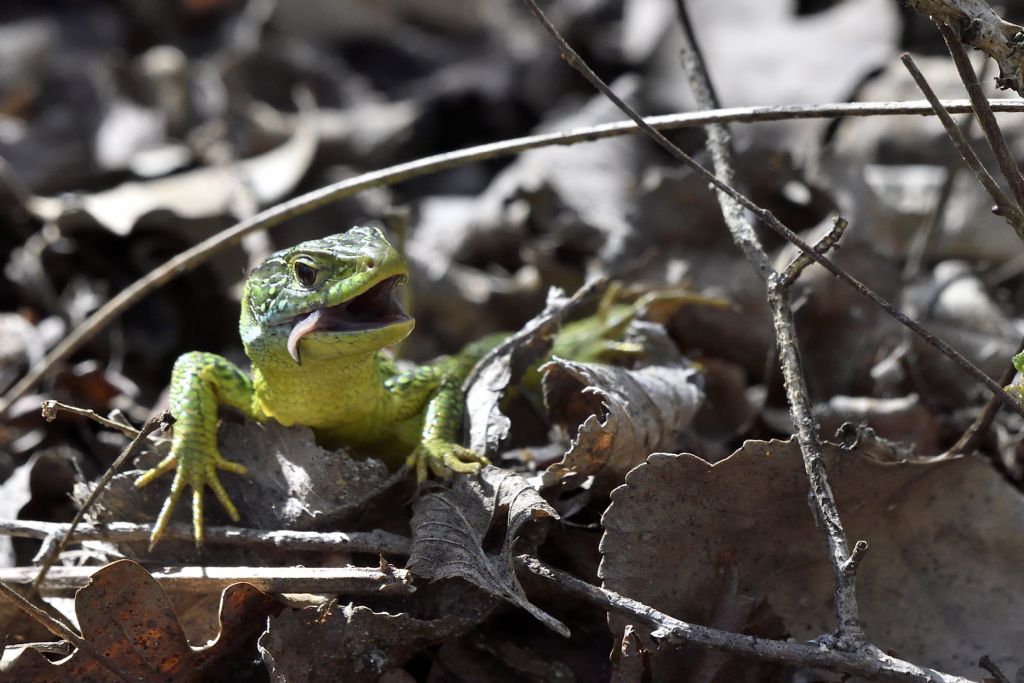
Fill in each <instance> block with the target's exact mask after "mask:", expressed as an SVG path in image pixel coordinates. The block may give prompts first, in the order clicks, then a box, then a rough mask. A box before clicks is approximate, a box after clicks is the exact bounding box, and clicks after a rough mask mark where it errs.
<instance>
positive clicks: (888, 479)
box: [600, 441, 1024, 681]
mask: <svg viewBox="0 0 1024 683" xmlns="http://www.w3.org/2000/svg"><path fill="white" fill-rule="evenodd" d="M825 455H826V464H827V466H828V473H829V480H830V482H831V484H832V490H833V491H834V493H835V495H836V499H837V504H838V506H839V512H840V514H841V515H842V519H843V522H844V524H845V526H846V529H847V533H848V535H849V538H850V539H851V541H852V540H856V539H861V538H863V539H866V540H867V541H868V542H869V543H870V549H869V551H868V554H867V556H866V559H865V561H864V562H863V564H862V565H861V567H860V571H859V573H858V581H857V587H858V601H859V603H860V610H861V617H862V620H863V623H864V628H865V630H866V632H867V635H868V637H869V638H870V639H871V640H872V641H873V642H875V643H876V644H877V645H878V646H879V647H880V648H882V649H883V650H885V651H891V652H893V653H896V654H898V656H900V657H903V658H906V659H909V660H910V661H913V662H915V663H917V664H919V665H922V666H928V667H934V668H936V669H938V670H941V671H946V672H948V673H954V674H960V675H964V676H971V677H976V676H977V675H978V674H979V671H978V669H977V667H976V664H977V661H978V659H979V657H981V656H982V655H984V654H988V655H991V657H992V658H993V660H994V661H996V662H997V663H998V664H999V665H1000V666H1002V667H1003V668H1004V669H1006V670H1014V669H1016V668H1017V667H1019V666H1021V665H1022V664H1024V656H1022V654H1021V650H1020V647H1019V644H1020V642H1021V640H1022V639H1024V623H1022V622H1021V619H1020V614H1021V612H1022V610H1024V578H1022V575H1021V572H1020V567H1021V566H1022V564H1024V528H1022V520H1024V501H1022V499H1021V494H1020V492H1019V491H1017V490H1015V489H1014V488H1013V487H1012V486H1010V485H1009V484H1008V483H1007V482H1006V481H1005V480H1004V479H1003V477H1001V476H1000V475H999V473H998V472H996V471H995V470H994V469H993V468H992V467H991V465H990V464H989V463H988V462H987V461H986V460H984V459H982V458H963V459H958V460H947V461H944V462H940V463H936V464H907V463H901V464H882V463H878V462H876V461H875V460H874V459H872V458H870V457H867V456H864V455H861V454H859V453H856V452H843V451H841V450H840V449H839V447H837V446H831V445H829V446H827V448H826V453H825ZM807 492H808V485H807V479H806V475H805V474H804V468H803V462H802V459H801V456H800V452H799V448H798V447H797V445H796V443H795V442H790V441H769V442H764V441H748V442H746V443H745V444H744V446H743V447H742V448H741V449H740V450H738V451H737V452H736V453H734V454H733V455H732V456H730V457H729V458H727V459H726V460H723V461H722V462H720V463H718V464H716V465H714V466H711V465H708V464H707V463H706V462H704V461H703V460H701V459H700V458H698V457H696V456H694V455H690V454H682V455H668V454H664V453H657V454H654V455H652V456H651V457H650V458H649V459H648V461H647V462H646V463H644V464H642V465H640V466H638V467H637V468H635V469H634V470H633V471H631V472H630V473H629V475H628V476H627V477H626V484H625V485H623V486H621V487H619V488H618V489H616V490H615V491H614V492H613V493H612V505H611V506H610V507H609V508H608V510H607V511H606V512H605V515H604V518H603V523H604V527H605V529H606V531H605V535H604V538H603V539H602V542H601V550H602V553H603V560H602V564H601V568H600V576H601V578H602V579H603V580H604V584H605V586H606V587H608V588H610V589H612V590H615V591H618V592H620V593H622V594H624V595H627V596H629V597H631V598H635V599H637V600H640V601H641V602H643V603H645V604H648V605H651V606H653V607H655V608H657V609H660V610H662V611H664V612H666V613H668V614H670V615H672V616H675V617H678V618H681V619H685V620H688V621H692V622H696V623H700V624H707V625H712V626H714V625H715V620H716V619H715V615H716V614H717V613H720V611H721V608H720V605H721V604H722V603H723V602H727V601H737V600H747V601H750V600H753V601H764V602H766V603H767V606H768V607H770V609H771V610H772V612H773V613H774V614H775V615H777V616H778V617H779V618H781V620H782V622H783V624H784V626H785V630H786V632H788V633H789V634H790V635H791V637H793V638H796V639H798V640H801V639H810V638H815V637H817V636H819V635H821V634H824V633H829V632H831V631H832V630H833V628H834V625H835V623H834V617H833V608H832V599H833V598H832V572H831V569H830V565H829V562H828V559H827V555H826V548H825V539H824V536H823V532H822V531H821V530H820V529H818V528H816V527H815V525H814V523H813V519H812V517H811V513H810V511H809V510H808V507H807ZM624 624H625V622H624V621H623V620H622V619H620V618H619V617H615V618H613V620H612V625H613V629H614V631H615V632H616V633H621V631H622V627H623V626H624ZM687 653H689V655H690V656H692V654H693V651H692V650H686V649H682V650H678V651H673V650H668V649H664V648H663V649H662V650H660V651H658V652H657V653H654V654H653V655H652V665H653V670H654V671H655V674H656V675H655V680H656V681H659V680H660V681H664V680H679V676H680V675H681V674H682V672H684V671H688V669H686V668H685V667H686V666H687V659H686V657H687Z"/></svg>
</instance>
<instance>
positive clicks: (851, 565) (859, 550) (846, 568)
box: [839, 541, 868, 576]
mask: <svg viewBox="0 0 1024 683" xmlns="http://www.w3.org/2000/svg"><path fill="white" fill-rule="evenodd" d="M867 552H868V542H867V541H857V542H856V543H854V544H853V552H852V553H850V557H849V558H847V560H846V562H843V564H842V565H840V567H839V570H840V571H841V572H843V574H845V575H846V576H854V575H856V573H857V569H858V568H859V567H860V563H861V562H862V561H863V560H864V556H865V555H866V554H867Z"/></svg>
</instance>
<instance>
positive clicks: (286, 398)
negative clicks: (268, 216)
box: [136, 227, 498, 544]
mask: <svg viewBox="0 0 1024 683" xmlns="http://www.w3.org/2000/svg"><path fill="white" fill-rule="evenodd" d="M299 268H302V269H303V271H302V272H299ZM310 273H315V278H314V279H313V280H312V281H308V280H309V275H310ZM407 273H408V268H407V266H406V264H405V262H404V261H403V260H402V258H401V257H400V256H399V254H398V253H397V252H396V251H395V249H394V248H393V247H392V246H391V245H390V244H389V243H388V242H387V240H386V239H385V238H384V236H383V234H382V233H381V232H380V231H379V230H377V229H375V228H365V227H357V228H353V229H351V230H349V231H348V232H346V233H343V234H340V235H333V236H331V237H327V238H324V239H320V240H313V241H310V242H304V243H302V244H299V245H297V246H295V247H292V248H291V249H286V250H284V251H281V252H278V253H276V254H274V255H273V256H271V257H269V258H268V259H267V260H266V261H265V262H264V263H263V264H261V265H260V266H259V267H258V268H257V269H256V270H255V271H253V273H252V274H251V275H250V277H249V278H248V280H247V281H246V286H245V290H244V293H243V297H242V312H241V318H240V321H239V334H240V336H241V338H242V343H243V346H244V348H245V352H246V355H248V356H249V359H250V360H251V361H252V367H253V377H252V380H250V379H249V378H248V377H247V376H246V375H245V374H244V373H243V372H242V371H240V370H239V369H238V368H237V367H235V366H234V365H232V364H231V363H230V362H229V361H227V360H225V359H224V358H222V357H220V356H217V355H215V354H212V353H200V352H193V353H188V354H185V355H183V356H182V357H181V358H179V359H178V362H177V363H176V364H175V367H174V372H173V375H172V378H171V400H170V404H171V405H170V408H171V413H172V415H174V417H175V418H176V419H177V423H176V424H175V427H174V439H173V442H172V445H171V455H170V456H169V457H168V458H166V459H165V460H164V461H163V462H161V463H160V464H159V465H157V466H156V467H155V468H153V469H152V470H149V471H148V472H146V473H145V474H144V475H143V476H142V477H140V478H139V480H138V481H137V482H136V485H137V486H144V485H146V484H148V483H149V482H151V481H152V480H153V479H155V478H156V477H158V476H160V475H161V474H163V473H165V472H169V471H171V470H175V476H174V481H173V483H172V485H171V492H170V495H169V496H168V498H167V501H166V503H165V504H164V507H163V510H162V511H161V513H160V517H159V518H158V520H157V523H156V525H155V527H154V530H153V534H152V543H156V541H157V540H159V538H160V535H161V534H162V533H163V530H164V528H165V527H166V525H167V523H168V522H169V520H170V516H171V512H172V511H173V508H174V506H175V504H176V503H177V501H178V499H179V498H180V497H181V496H182V495H183V493H184V491H185V488H187V487H188V488H191V489H192V521H193V527H194V529H195V537H196V543H197V544H199V543H202V539H203V491H204V489H205V488H206V487H209V488H211V489H212V490H213V492H214V494H215V495H216V496H217V498H218V500H219V501H220V502H221V504H222V505H223V506H224V508H225V509H226V510H227V511H228V514H229V515H230V516H231V517H232V519H235V520H237V519H238V513H237V511H236V510H235V507H234V505H232V503H231V500H230V498H229V497H228V495H227V493H226V492H225V491H224V489H223V487H222V486H221V484H220V480H219V478H218V476H217V470H218V469H224V470H228V471H231V472H237V473H239V474H244V473H245V468H244V467H243V466H242V465H239V464H237V463H232V462H228V461H226V460H224V459H223V458H222V457H221V456H220V453H219V452H218V450H217V411H218V407H219V406H221V405H228V406H232V407H234V408H237V409H238V410H240V411H242V412H243V413H244V414H246V415H248V416H249V417H252V418H254V419H257V420H265V419H268V418H274V419H276V420H278V421H279V422H281V423H282V424H285V425H292V424H302V425H307V426H310V427H312V428H313V429H314V431H315V433H316V435H317V440H318V441H319V442H321V443H322V444H324V445H325V446H328V447H333V446H337V445H341V444H344V445H348V446H353V447H356V448H358V449H359V450H360V451H362V452H364V453H366V454H370V455H375V456H377V457H380V458H382V459H384V460H386V461H388V462H389V463H390V464H392V465H397V464H400V463H401V462H403V461H405V462H407V463H408V464H409V465H410V466H411V467H413V469H415V470H416V472H417V475H418V476H419V477H420V478H421V479H422V478H424V477H425V476H426V474H427V472H428V470H429V471H431V472H433V473H435V474H437V475H439V476H448V475H450V474H451V472H453V471H454V472H474V471H476V470H478V469H479V468H480V466H481V464H483V463H486V462H487V461H486V459H485V458H483V457H482V456H479V455H477V454H475V453H473V452H472V451H470V450H469V449H466V448H464V447H462V446H460V445H458V444H457V443H455V440H456V438H457V436H458V434H459V430H460V428H461V424H462V412H463V397H462V392H461V389H460V384H461V381H462V379H464V378H465V376H466V374H467V373H468V372H469V370H470V368H472V366H473V364H474V363H475V362H476V360H477V359H478V358H479V357H480V356H481V355H482V353H484V352H486V350H487V348H490V346H493V345H494V343H496V342H497V339H498V338H493V339H489V340H487V342H488V343H477V344H475V345H473V346H472V348H470V349H468V350H467V353H466V354H464V355H459V356H453V357H451V358H447V359H442V360H440V361H438V362H437V363H434V364H431V365H425V366H422V367H420V368H417V369H415V370H413V371H411V372H406V373H398V372H397V371H396V369H395V365H394V363H393V362H392V361H391V360H390V358H388V357H387V356H386V355H385V354H383V353H382V350H383V349H384V348H386V347H387V346H390V345H391V344H394V343H396V342H398V341H401V340H402V339H404V338H405V337H406V336H407V335H408V334H409V333H410V332H411V331H412V328H413V321H412V319H411V318H410V319H407V320H406V321H403V322H398V323H395V324H391V325H388V326H385V327H375V328H369V329H365V330H358V331H346V332H336V333H334V332H331V333H328V332H325V331H318V332H317V333H316V334H315V335H310V336H306V337H303V338H302V339H301V341H300V342H299V349H300V360H301V362H296V360H295V359H294V358H293V357H292V356H291V355H290V354H289V352H288V348H287V344H288V336H289V334H290V333H291V331H292V328H293V326H294V324H295V322H296V321H297V320H298V319H300V318H301V317H302V316H306V315H308V314H309V313H311V312H313V311H315V310H317V309H320V308H324V307H329V306H335V305H338V304H341V303H344V302H347V301H349V300H351V299H353V298H354V297H356V296H358V295H360V294H363V293H365V292H367V291H368V290H369V289H370V288H372V287H373V286H374V285H376V284H378V283H380V282H382V281H384V280H386V279H388V278H391V277H393V276H401V277H403V278H404V277H405V276H406V275H407ZM303 275H305V276H306V279H307V281H305V282H304V281H303V277H302V276H303Z"/></svg>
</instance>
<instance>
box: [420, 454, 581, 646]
mask: <svg viewBox="0 0 1024 683" xmlns="http://www.w3.org/2000/svg"><path fill="white" fill-rule="evenodd" d="M557 517H558V515H557V514H556V513H555V511H554V510H553V509H552V508H551V506H550V505H548V504H547V503H546V502H544V499H543V498H541V497H540V494H539V493H537V491H536V490H535V489H534V488H533V487H531V486H530V484H529V483H528V482H527V481H526V479H524V478H523V477H522V475H520V474H517V473H515V472H511V471H506V470H500V469H498V468H496V467H486V468H484V469H483V470H482V471H481V472H480V477H479V479H471V478H468V477H466V478H460V479H459V480H458V481H456V482H455V484H454V485H453V486H452V487H451V488H448V489H443V490H440V491H437V492H436V493H429V494H426V495H423V496H420V497H419V498H417V500H416V502H415V503H414V504H413V517H412V552H411V553H410V556H409V565H408V566H409V569H411V570H412V571H413V572H414V573H415V574H418V575H419V576H422V577H424V578H427V579H430V580H438V579H447V578H461V579H465V580H466V581H469V582H470V583H472V584H475V585H477V586H479V587H480V588H483V589H484V590H485V591H487V592H488V593H490V594H492V595H495V596H497V597H500V598H503V599H505V600H508V601H509V602H511V603H512V604H514V605H516V606H518V607H521V608H523V609H525V610H526V611H527V612H529V613H530V614H531V615H533V616H534V617H535V618H536V619H537V620H538V621H540V622H541V623H543V624H544V625H545V626H547V627H548V628H550V629H552V630H554V631H555V632H557V633H559V634H561V635H563V636H568V635H569V629H567V628H566V627H565V625H564V624H562V623H561V622H560V621H558V620H557V619H555V618H554V617H552V616H551V615H549V614H547V613H546V612H544V611H543V610H541V609H539V608H538V607H536V606H535V605H533V604H532V603H531V602H530V601H529V600H528V599H527V597H526V594H525V593H524V592H523V588H522V586H520V585H519V580H518V579H517V578H516V575H515V572H514V570H513V568H512V562H511V559H510V557H511V552H512V547H513V545H514V544H515V543H516V541H517V540H518V538H519V535H520V531H523V532H524V533H525V532H527V531H528V529H527V528H524V525H525V524H526V522H528V521H531V520H539V519H545V518H557ZM492 520H493V522H494V523H495V524H496V525H497V526H498V528H499V530H501V527H502V526H503V527H504V530H503V531H504V533H503V534H502V535H501V538H502V541H501V546H500V547H499V548H497V549H495V550H489V549H485V547H484V539H485V537H487V536H488V530H489V529H490V527H491V525H492Z"/></svg>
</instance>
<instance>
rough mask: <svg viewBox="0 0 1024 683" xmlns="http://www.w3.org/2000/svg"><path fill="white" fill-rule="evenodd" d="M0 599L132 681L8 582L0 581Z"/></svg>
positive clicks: (121, 676) (126, 679)
mask: <svg viewBox="0 0 1024 683" xmlns="http://www.w3.org/2000/svg"><path fill="white" fill-rule="evenodd" d="M0 597H2V598H3V599H4V600H6V601H7V602H9V603H11V604H13V605H14V606H15V607H17V608H18V609H20V610H21V611H22V612H24V613H25V614H27V615H28V616H30V617H32V619H34V620H35V621H36V622H38V623H39V624H40V625H42V626H43V628H45V629H46V630H47V631H49V632H50V633H52V634H53V635H55V636H57V637H58V638H64V639H65V640H67V641H68V642H70V643H73V644H74V645H75V647H77V648H78V649H79V650H81V651H82V652H84V653H85V654H87V655H89V656H90V657H92V658H93V659H95V660H96V661H97V662H99V663H100V664H102V665H103V666H104V667H106V668H107V669H109V670H110V672H111V673H113V674H114V675H115V676H117V677H118V678H119V679H120V680H122V681H129V682H130V681H131V680H132V679H131V678H129V677H128V676H127V674H125V673H124V672H123V671H121V669H119V668H118V666H117V664H116V663H114V662H113V661H112V660H111V659H110V658H109V657H107V656H106V655H104V654H103V653H102V652H100V651H99V650H97V649H96V648H95V647H93V645H92V643H90V642H89V641H87V640H86V639H85V638H83V637H82V636H80V635H79V634H78V633H76V632H75V631H74V629H72V628H70V627H69V626H67V625H66V624H62V623H61V622H59V621H57V620H56V619H54V618H53V617H51V616H50V615H49V614H47V613H46V612H44V611H43V610H41V609H39V608H38V607H36V606H35V605H33V604H32V603H31V602H30V601H29V600H26V599H25V598H24V597H22V595H21V594H20V593H18V591H16V590H14V589H13V588H11V587H10V586H9V585H7V583H6V582H4V581H3V580H0Z"/></svg>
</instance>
